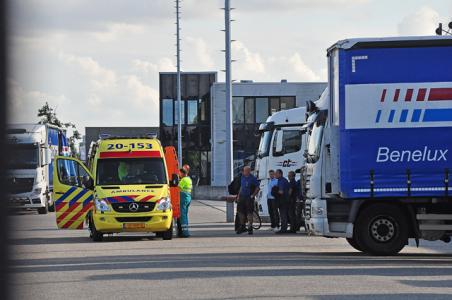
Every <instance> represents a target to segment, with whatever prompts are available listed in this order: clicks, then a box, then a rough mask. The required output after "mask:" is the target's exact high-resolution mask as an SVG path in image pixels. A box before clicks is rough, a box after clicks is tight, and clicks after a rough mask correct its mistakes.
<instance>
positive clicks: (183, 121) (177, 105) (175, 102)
mask: <svg viewBox="0 0 452 300" xmlns="http://www.w3.org/2000/svg"><path fill="white" fill-rule="evenodd" d="M174 106H175V110H174V114H175V116H174V120H175V124H179V102H178V101H177V100H174ZM181 106H182V124H185V101H184V100H182V101H181Z"/></svg>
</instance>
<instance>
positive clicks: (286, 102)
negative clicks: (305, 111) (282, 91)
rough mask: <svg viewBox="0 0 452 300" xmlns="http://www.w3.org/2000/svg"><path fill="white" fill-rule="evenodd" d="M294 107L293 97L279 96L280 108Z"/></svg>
mask: <svg viewBox="0 0 452 300" xmlns="http://www.w3.org/2000/svg"><path fill="white" fill-rule="evenodd" d="M294 107H295V97H281V110H285V109H291V108H294Z"/></svg>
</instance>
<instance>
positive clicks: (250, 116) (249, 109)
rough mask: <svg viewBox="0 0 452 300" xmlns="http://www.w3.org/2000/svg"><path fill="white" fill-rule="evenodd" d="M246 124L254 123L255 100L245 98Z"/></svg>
mask: <svg viewBox="0 0 452 300" xmlns="http://www.w3.org/2000/svg"><path fill="white" fill-rule="evenodd" d="M245 123H247V124H253V123H254V98H245Z"/></svg>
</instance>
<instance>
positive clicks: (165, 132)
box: [160, 127, 175, 146]
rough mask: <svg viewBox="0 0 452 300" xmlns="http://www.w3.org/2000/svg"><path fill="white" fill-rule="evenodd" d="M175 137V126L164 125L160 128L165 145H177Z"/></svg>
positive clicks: (161, 138) (161, 139)
mask: <svg viewBox="0 0 452 300" xmlns="http://www.w3.org/2000/svg"><path fill="white" fill-rule="evenodd" d="M174 139H175V134H174V127H162V128H161V129H160V141H162V144H163V146H173V145H175V142H174Z"/></svg>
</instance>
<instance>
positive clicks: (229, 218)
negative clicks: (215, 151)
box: [224, 0, 234, 222]
mask: <svg viewBox="0 0 452 300" xmlns="http://www.w3.org/2000/svg"><path fill="white" fill-rule="evenodd" d="M230 12H231V7H230V3H229V0H225V1H224V25H225V44H226V49H225V50H226V51H225V54H226V55H225V64H226V80H225V85H226V143H225V144H226V172H227V173H226V182H227V183H229V182H231V181H232V179H233V177H234V174H233V173H234V170H233V148H232V147H233V145H232V137H233V136H232V114H231V111H232V95H231V94H232V93H231V92H232V83H231V16H230ZM233 221H234V203H229V202H228V203H227V204H226V222H233Z"/></svg>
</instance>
